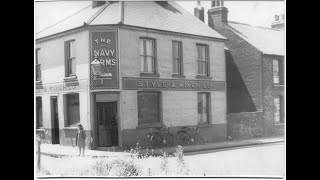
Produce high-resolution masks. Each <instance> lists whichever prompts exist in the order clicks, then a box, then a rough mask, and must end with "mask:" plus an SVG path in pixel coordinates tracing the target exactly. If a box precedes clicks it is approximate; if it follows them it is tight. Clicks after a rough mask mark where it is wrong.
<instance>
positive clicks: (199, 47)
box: [197, 46, 203, 59]
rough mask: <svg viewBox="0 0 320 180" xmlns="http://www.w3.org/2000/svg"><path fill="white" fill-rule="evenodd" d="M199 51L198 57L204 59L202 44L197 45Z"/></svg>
mask: <svg viewBox="0 0 320 180" xmlns="http://www.w3.org/2000/svg"><path fill="white" fill-rule="evenodd" d="M197 51H198V59H203V57H202V49H201V46H197Z"/></svg>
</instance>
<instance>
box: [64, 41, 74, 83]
mask: <svg viewBox="0 0 320 180" xmlns="http://www.w3.org/2000/svg"><path fill="white" fill-rule="evenodd" d="M75 50H76V49H75V41H74V40H71V41H67V42H66V43H65V56H66V62H65V66H66V77H69V76H75V75H76V52H75Z"/></svg>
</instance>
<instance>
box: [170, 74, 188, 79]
mask: <svg viewBox="0 0 320 180" xmlns="http://www.w3.org/2000/svg"><path fill="white" fill-rule="evenodd" d="M172 77H173V78H186V77H185V76H184V75H181V74H172Z"/></svg>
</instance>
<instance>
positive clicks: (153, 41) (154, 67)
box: [139, 37, 159, 77]
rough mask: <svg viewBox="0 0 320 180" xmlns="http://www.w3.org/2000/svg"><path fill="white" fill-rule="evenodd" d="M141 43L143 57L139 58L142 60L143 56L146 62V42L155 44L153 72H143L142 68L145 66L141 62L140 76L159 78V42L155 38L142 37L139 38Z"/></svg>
mask: <svg viewBox="0 0 320 180" xmlns="http://www.w3.org/2000/svg"><path fill="white" fill-rule="evenodd" d="M139 40H140V41H139V43H140V44H141V41H143V55H141V52H140V55H139V57H140V58H141V56H143V58H144V62H147V59H146V58H147V57H148V56H147V55H146V53H147V52H146V43H145V42H146V41H152V44H153V72H145V71H141V66H144V64H142V63H141V60H140V61H139V62H140V67H139V68H140V76H151V77H159V74H158V60H157V40H156V39H155V38H151V37H140V38H139ZM139 48H140V51H141V46H140V47H139Z"/></svg>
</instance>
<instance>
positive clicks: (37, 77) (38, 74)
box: [36, 49, 41, 81]
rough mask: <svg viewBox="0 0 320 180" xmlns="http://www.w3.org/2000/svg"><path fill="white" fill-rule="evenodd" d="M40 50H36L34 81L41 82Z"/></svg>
mask: <svg viewBox="0 0 320 180" xmlns="http://www.w3.org/2000/svg"><path fill="white" fill-rule="evenodd" d="M39 59H40V49H36V81H41V64H40V63H39Z"/></svg>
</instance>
